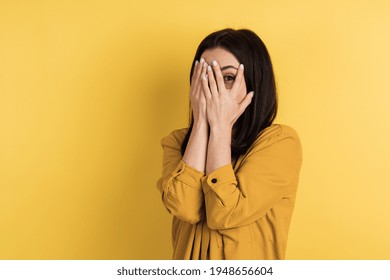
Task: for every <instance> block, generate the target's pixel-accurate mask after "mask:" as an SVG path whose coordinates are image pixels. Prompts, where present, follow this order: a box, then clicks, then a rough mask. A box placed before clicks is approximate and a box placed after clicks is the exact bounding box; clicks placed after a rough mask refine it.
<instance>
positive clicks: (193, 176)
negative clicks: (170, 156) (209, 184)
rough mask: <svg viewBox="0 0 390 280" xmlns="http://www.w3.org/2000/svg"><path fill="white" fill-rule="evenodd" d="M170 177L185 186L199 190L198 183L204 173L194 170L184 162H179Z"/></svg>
mask: <svg viewBox="0 0 390 280" xmlns="http://www.w3.org/2000/svg"><path fill="white" fill-rule="evenodd" d="M172 175H173V176H174V177H175V178H176V180H179V181H181V182H183V183H185V184H186V185H188V186H190V187H193V188H195V189H199V188H201V186H200V182H201V179H202V178H203V177H204V173H203V172H200V171H198V170H196V169H195V168H192V167H190V166H188V165H187V164H185V162H184V161H182V160H181V161H180V163H179V164H178V165H177V167H176V168H175V170H173V172H172Z"/></svg>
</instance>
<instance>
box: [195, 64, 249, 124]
mask: <svg viewBox="0 0 390 280" xmlns="http://www.w3.org/2000/svg"><path fill="white" fill-rule="evenodd" d="M212 65H213V68H211V66H208V70H207V75H205V76H203V77H202V83H203V92H204V94H205V97H206V107H207V120H208V122H209V125H210V128H213V127H219V128H223V129H230V130H231V129H232V127H233V124H234V123H235V122H236V120H237V119H238V118H239V117H240V116H241V114H242V113H243V112H244V111H245V109H246V108H247V107H248V105H249V104H250V103H251V101H252V97H253V92H250V93H248V94H246V86H245V80H244V66H243V65H242V64H241V65H240V66H239V68H238V70H237V75H236V78H235V81H234V84H233V86H232V88H231V89H230V90H227V89H226V87H225V83H224V78H223V76H222V73H221V69H220V67H219V65H218V63H217V62H216V61H213V63H212ZM213 70H214V72H213Z"/></svg>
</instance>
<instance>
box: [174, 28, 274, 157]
mask: <svg viewBox="0 0 390 280" xmlns="http://www.w3.org/2000/svg"><path fill="white" fill-rule="evenodd" d="M216 47H219V48H223V49H225V50H227V51H229V52H230V53H232V54H233V55H234V56H235V57H236V59H237V60H238V61H239V63H242V64H244V66H245V71H244V76H245V83H246V87H247V91H248V92H250V91H254V95H253V98H252V102H251V104H250V105H249V106H248V107H247V108H246V109H245V112H244V113H242V115H241V116H240V117H239V118H238V120H237V121H236V123H235V124H234V126H233V135H232V143H231V149H232V159H237V158H238V157H239V156H240V155H242V154H245V152H246V151H247V150H248V148H249V147H250V146H251V145H252V144H253V142H254V141H255V140H256V138H257V137H258V136H259V134H260V133H261V132H262V131H263V130H264V129H265V128H267V127H269V126H270V125H271V124H272V122H273V121H274V119H275V117H276V113H277V110H278V102H277V94H276V85H275V77H274V72H273V67H272V63H271V58H270V56H269V53H268V51H267V48H266V46H265V45H264V43H263V41H262V40H261V39H260V38H259V36H257V35H256V34H255V33H254V32H253V31H250V30H247V29H239V30H234V29H230V28H228V29H223V30H220V31H216V32H214V33H211V34H210V35H208V36H207V37H206V38H205V39H203V41H202V42H201V43H200V45H199V47H198V49H197V51H196V54H195V57H194V61H193V63H192V68H191V73H190V81H191V77H192V73H193V71H194V63H195V60H198V61H199V60H200V58H201V55H202V54H203V52H204V51H205V50H207V49H213V48H216ZM193 123H194V122H193V117H191V118H190V125H189V129H188V132H187V134H186V136H185V138H184V141H183V143H182V146H181V153H182V154H183V155H184V152H185V150H186V147H187V144H188V139H189V137H190V135H191V131H192V127H193Z"/></svg>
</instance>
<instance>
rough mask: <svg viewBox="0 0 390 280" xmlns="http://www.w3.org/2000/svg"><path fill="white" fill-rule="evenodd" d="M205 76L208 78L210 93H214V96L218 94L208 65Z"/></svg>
mask: <svg viewBox="0 0 390 280" xmlns="http://www.w3.org/2000/svg"><path fill="white" fill-rule="evenodd" d="M207 76H208V80H209V85H210V91H211V94H212V95H215V96H218V87H217V83H216V81H215V77H214V73H213V69H211V66H210V65H209V66H208V67H207Z"/></svg>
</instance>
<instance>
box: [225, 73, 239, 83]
mask: <svg viewBox="0 0 390 280" xmlns="http://www.w3.org/2000/svg"><path fill="white" fill-rule="evenodd" d="M235 78H236V77H234V76H230V75H227V76H224V77H223V80H224V81H225V83H232V82H234V79H235Z"/></svg>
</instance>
